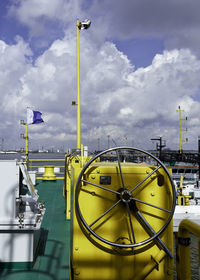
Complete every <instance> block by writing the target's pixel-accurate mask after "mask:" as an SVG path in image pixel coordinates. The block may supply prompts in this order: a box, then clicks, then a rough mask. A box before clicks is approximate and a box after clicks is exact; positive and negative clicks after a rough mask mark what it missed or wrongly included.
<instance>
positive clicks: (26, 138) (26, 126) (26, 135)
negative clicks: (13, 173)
mask: <svg viewBox="0 0 200 280" xmlns="http://www.w3.org/2000/svg"><path fill="white" fill-rule="evenodd" d="M24 125H25V144H26V145H25V155H26V165H27V169H28V166H29V155H28V124H27V123H24Z"/></svg>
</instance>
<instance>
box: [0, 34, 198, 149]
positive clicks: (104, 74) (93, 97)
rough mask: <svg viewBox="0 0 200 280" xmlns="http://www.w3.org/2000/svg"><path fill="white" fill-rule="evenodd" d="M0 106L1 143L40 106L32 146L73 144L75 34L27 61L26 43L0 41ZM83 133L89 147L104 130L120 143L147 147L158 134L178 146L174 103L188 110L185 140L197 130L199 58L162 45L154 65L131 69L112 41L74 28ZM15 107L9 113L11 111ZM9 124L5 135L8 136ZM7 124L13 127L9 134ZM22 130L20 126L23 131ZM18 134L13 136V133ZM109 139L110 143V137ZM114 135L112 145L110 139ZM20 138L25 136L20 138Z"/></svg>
mask: <svg viewBox="0 0 200 280" xmlns="http://www.w3.org/2000/svg"><path fill="white" fill-rule="evenodd" d="M0 52H1V58H0V92H1V100H2V102H1V105H0V106H1V110H2V112H3V113H4V118H5V119H6V120H7V123H5V125H4V126H3V127H2V126H0V132H1V135H4V136H3V137H5V138H8V139H9V140H8V141H7V142H9V143H10V144H11V143H16V144H17V145H20V140H19V139H18V138H17V137H18V133H20V130H23V129H22V128H20V126H19V124H18V123H19V120H20V119H21V118H23V117H25V114H26V112H25V111H26V107H27V106H31V107H33V108H34V109H38V110H40V111H41V112H42V113H43V118H44V121H45V123H44V124H42V125H35V126H34V125H32V126H30V128H29V131H30V138H31V143H32V145H33V146H34V145H36V146H37V139H39V140H38V142H39V143H41V144H40V145H41V146H53V145H57V146H58V147H59V146H63V145H64V146H65V147H67V146H68V147H74V146H75V145H76V141H75V139H76V107H75V106H71V102H72V100H76V40H75V38H74V37H73V36H70V35H69V34H68V36H66V37H65V38H63V39H62V40H56V41H55V42H54V43H53V44H52V45H51V46H50V48H49V49H47V50H46V51H45V52H44V53H43V54H42V55H41V56H40V57H38V58H37V59H36V61H35V62H34V63H33V62H32V61H31V59H30V55H31V51H30V49H29V47H28V45H27V44H26V43H25V42H24V41H23V40H22V39H20V40H18V42H17V43H16V44H15V45H7V44H5V43H4V42H2V41H1V42H0ZM80 61H81V102H82V108H81V109H82V110H81V111H82V140H83V143H84V144H89V148H90V149H97V139H98V138H99V139H100V141H101V148H103V146H104V147H107V141H108V139H107V137H108V135H110V141H112V139H113V140H114V141H115V142H117V144H119V145H121V144H123V142H124V136H126V137H127V143H128V144H129V145H132V143H133V142H134V143H135V145H137V146H140V147H141V148H146V147H148V145H151V143H150V139H151V138H152V137H154V136H163V138H164V139H166V140H167V144H168V145H169V146H173V147H176V148H178V146H176V145H177V143H178V113H177V112H176V110H177V108H178V106H179V105H180V106H181V108H182V109H184V110H185V114H187V116H188V125H190V129H189V131H188V135H187V137H188V138H189V141H190V142H189V144H187V145H188V147H193V146H194V145H195V143H196V139H197V136H198V131H197V127H198V125H199V122H198V119H199V118H198V115H199V111H200V101H199V99H198V90H199V86H200V82H199V76H200V61H199V60H198V59H197V58H196V57H195V56H194V55H193V54H192V52H191V51H190V50H188V49H181V50H172V51H164V52H163V54H159V55H156V56H155V57H154V59H153V62H152V65H149V66H148V67H146V68H140V69H137V70H135V69H134V66H133V65H131V63H130V61H129V60H128V58H127V57H126V56H125V55H124V54H123V53H121V52H119V51H118V49H117V48H116V46H115V45H114V44H113V43H111V42H108V41H107V42H105V43H102V44H101V45H99V46H97V45H96V43H95V42H93V41H92V38H91V37H90V35H89V33H87V32H86V33H85V34H84V36H83V35H82V33H81V34H80ZM13 112H14V113H13ZM8 130H9V134H10V135H9V136H8ZM11 131H12V134H11ZM21 132H22V131H21ZM16 139H18V140H16ZM114 141H113V143H114ZM113 143H112V142H111V144H112V145H114V144H113ZM21 145H23V142H21Z"/></svg>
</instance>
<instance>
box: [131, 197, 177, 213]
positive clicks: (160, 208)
mask: <svg viewBox="0 0 200 280" xmlns="http://www.w3.org/2000/svg"><path fill="white" fill-rule="evenodd" d="M131 199H132V200H134V201H137V202H140V203H143V204H146V205H148V206H151V207H154V208H156V209H159V210H162V211H165V212H167V213H172V211H171V210H168V209H165V208H162V207H159V206H156V205H153V204H151V203H148V202H145V201H143V200H140V199H137V198H135V197H132V198H131Z"/></svg>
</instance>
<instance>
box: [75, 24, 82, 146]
mask: <svg viewBox="0 0 200 280" xmlns="http://www.w3.org/2000/svg"><path fill="white" fill-rule="evenodd" d="M79 29H80V22H79V20H78V19H77V22H76V34H77V36H76V37H77V44H76V45H77V47H76V48H77V104H76V105H77V146H76V147H77V149H80V148H81V100H80V55H79Z"/></svg>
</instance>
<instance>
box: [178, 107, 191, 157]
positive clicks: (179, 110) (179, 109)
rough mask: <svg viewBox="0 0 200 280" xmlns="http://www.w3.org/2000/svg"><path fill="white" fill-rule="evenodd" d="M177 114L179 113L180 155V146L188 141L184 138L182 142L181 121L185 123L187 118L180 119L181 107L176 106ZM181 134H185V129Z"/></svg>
mask: <svg viewBox="0 0 200 280" xmlns="http://www.w3.org/2000/svg"><path fill="white" fill-rule="evenodd" d="M176 111H177V112H179V147H180V154H182V144H183V143H186V142H188V139H187V138H186V139H185V141H184V142H183V141H182V127H181V125H182V121H184V122H185V121H187V117H186V118H185V119H181V111H184V110H181V107H180V106H178V110H176ZM183 132H187V128H186V129H185V130H184V131H183Z"/></svg>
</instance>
